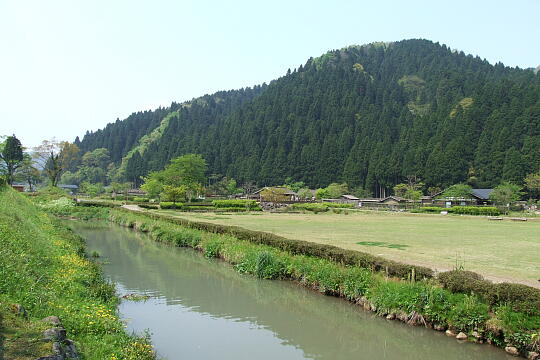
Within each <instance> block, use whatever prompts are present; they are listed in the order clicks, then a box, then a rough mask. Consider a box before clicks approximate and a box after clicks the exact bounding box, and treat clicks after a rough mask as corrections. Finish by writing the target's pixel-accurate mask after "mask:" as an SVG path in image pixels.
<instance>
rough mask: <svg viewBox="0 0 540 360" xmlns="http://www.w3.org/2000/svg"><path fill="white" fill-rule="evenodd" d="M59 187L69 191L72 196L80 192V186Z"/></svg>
mask: <svg viewBox="0 0 540 360" xmlns="http://www.w3.org/2000/svg"><path fill="white" fill-rule="evenodd" d="M58 187H59V188H60V189H64V190H66V191H68V192H69V193H70V194H71V195H73V194H76V193H77V192H78V191H79V186H77V185H69V184H59V185H58Z"/></svg>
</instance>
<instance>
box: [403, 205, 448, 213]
mask: <svg viewBox="0 0 540 360" xmlns="http://www.w3.org/2000/svg"><path fill="white" fill-rule="evenodd" d="M448 210H449V209H448V208H443V207H438V206H424V207H420V208H416V209H412V210H411V212H412V213H426V214H439V213H440V212H441V211H448Z"/></svg>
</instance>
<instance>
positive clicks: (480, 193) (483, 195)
mask: <svg viewBox="0 0 540 360" xmlns="http://www.w3.org/2000/svg"><path fill="white" fill-rule="evenodd" d="M492 191H493V189H472V194H473V196H475V197H477V198H479V199H482V200H488V199H489V194H491V192H492Z"/></svg>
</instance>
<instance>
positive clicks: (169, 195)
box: [162, 185, 187, 204]
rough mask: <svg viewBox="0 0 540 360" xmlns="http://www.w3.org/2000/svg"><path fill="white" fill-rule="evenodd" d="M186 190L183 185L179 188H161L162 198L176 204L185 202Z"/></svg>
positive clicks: (166, 186)
mask: <svg viewBox="0 0 540 360" xmlns="http://www.w3.org/2000/svg"><path fill="white" fill-rule="evenodd" d="M186 195H187V188H186V186H185V185H181V186H171V185H165V186H163V195H162V196H163V197H164V198H165V199H166V200H168V201H172V202H173V204H176V203H177V202H178V201H179V200H186Z"/></svg>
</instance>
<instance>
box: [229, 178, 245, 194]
mask: <svg viewBox="0 0 540 360" xmlns="http://www.w3.org/2000/svg"><path fill="white" fill-rule="evenodd" d="M241 191H242V189H240V188H238V187H237V186H236V180H234V179H231V180H229V181H228V182H227V195H234V194H238V193H239V192H241Z"/></svg>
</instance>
